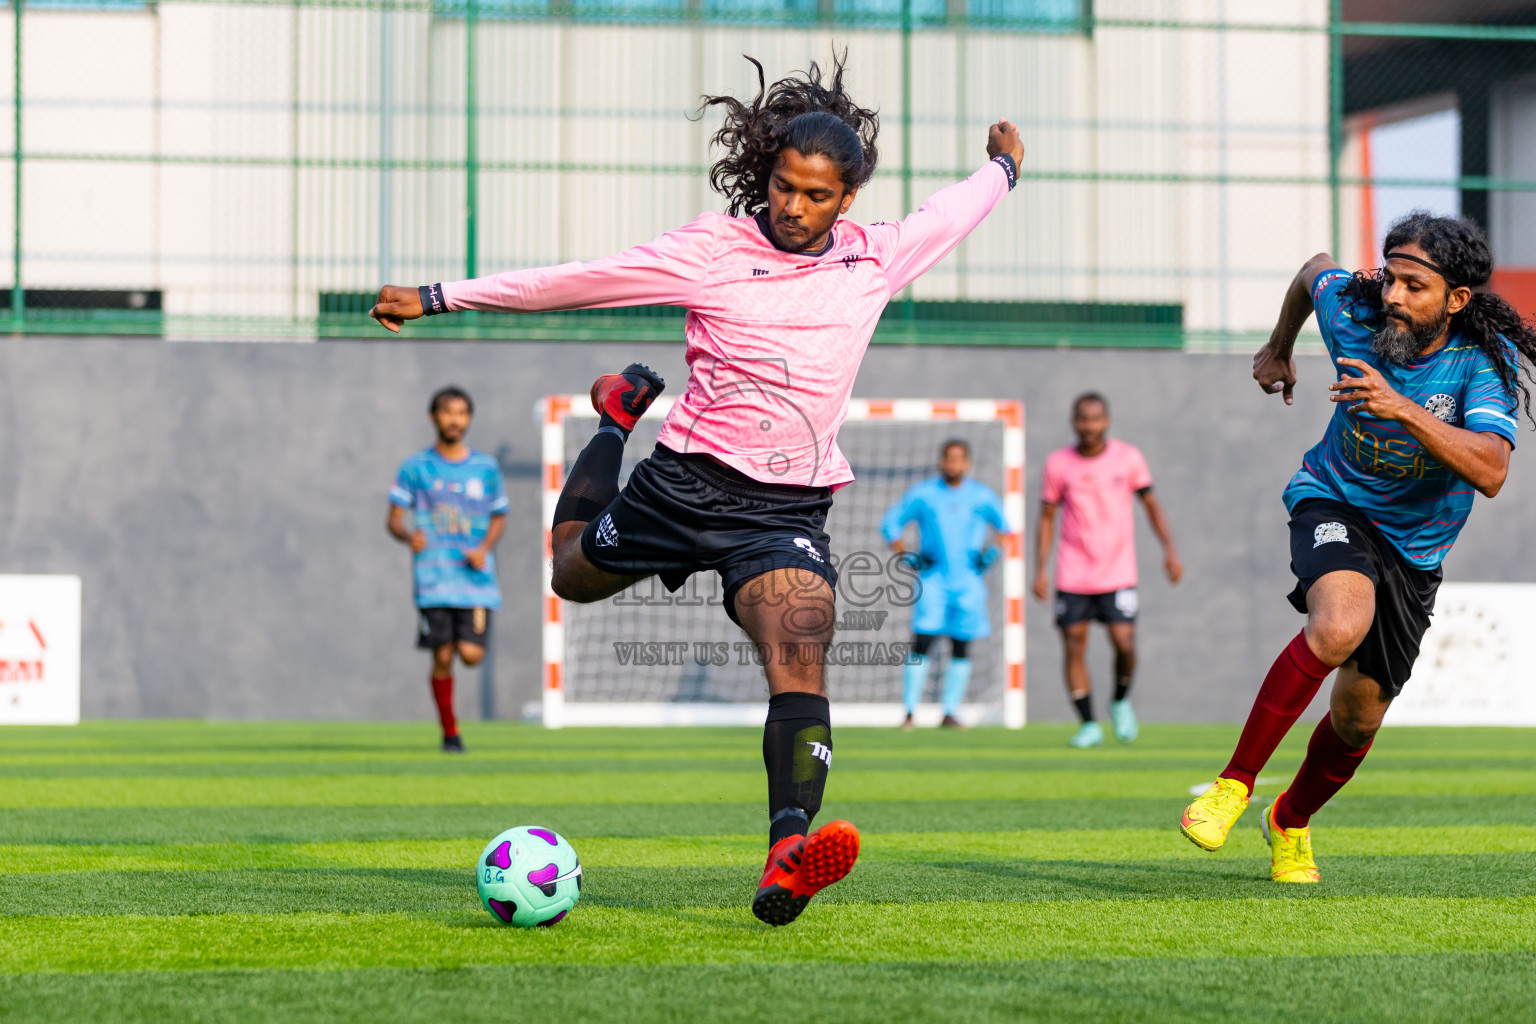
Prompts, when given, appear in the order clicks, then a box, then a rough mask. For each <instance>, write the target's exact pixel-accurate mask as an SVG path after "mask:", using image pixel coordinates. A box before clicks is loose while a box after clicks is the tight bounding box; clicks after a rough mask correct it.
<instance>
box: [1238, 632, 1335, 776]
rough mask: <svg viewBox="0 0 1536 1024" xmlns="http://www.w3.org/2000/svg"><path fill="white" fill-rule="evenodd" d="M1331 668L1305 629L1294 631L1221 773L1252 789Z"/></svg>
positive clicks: (1255, 701) (1266, 681)
mask: <svg viewBox="0 0 1536 1024" xmlns="http://www.w3.org/2000/svg"><path fill="white" fill-rule="evenodd" d="M1332 671H1333V667H1332V666H1331V665H1325V664H1323V663H1322V662H1321V661H1319V660H1318V659H1317V655H1315V654H1313V653H1312V648H1310V647H1308V646H1307V634H1306V631H1305V630H1303V631H1302V632H1300V633H1297V634H1296V638H1295V639H1294V640H1292V641H1291V642H1290V643H1289V644H1288V645H1287V646H1286V648H1285V650H1283V651H1281V652H1280V657H1278V658H1276V659H1275V663H1274V664H1273V665H1271V666H1270V667H1269V674H1268V675H1267V676H1265V677H1264V685H1263V686H1261V687H1259V695H1258V697H1256V698H1255V699H1254V702H1253V710H1252V711H1250V712H1248V721H1247V722H1245V723H1244V724H1243V734H1242V736H1240V737H1238V740H1237V750H1235V751H1233V753H1232V760H1231V761H1230V762H1229V763H1228V764H1227V767H1226V768H1225V769H1224V770H1223V771H1222V773H1221V774H1222V777H1223V778H1228V779H1236V780H1237V781H1238V782H1241V783H1242V784H1243V785H1245V786H1247V787H1248V792H1250V793H1252V792H1253V783H1254V779H1255V778H1256V777H1257V776H1258V774H1259V772H1260V771H1262V770H1263V768H1264V765H1265V764H1267V763H1268V762H1269V757H1270V755H1271V754H1273V753H1274V752H1275V748H1276V747H1278V746H1279V745H1280V741H1281V740H1283V739H1284V738H1285V734H1286V733H1287V732H1289V731H1290V729H1291V726H1293V725H1295V724H1296V719H1298V718H1300V717H1301V713H1302V712H1303V711H1305V710H1307V705H1308V704H1310V703H1312V698H1313V697H1315V696H1317V688H1318V687H1319V686H1322V685H1323V680H1324V679H1326V678H1328V673H1330V672H1332Z"/></svg>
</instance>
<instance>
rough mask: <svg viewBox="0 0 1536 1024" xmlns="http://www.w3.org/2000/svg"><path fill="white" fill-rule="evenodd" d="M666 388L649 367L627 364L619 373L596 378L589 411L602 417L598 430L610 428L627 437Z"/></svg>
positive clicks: (665, 384) (639, 364) (664, 382)
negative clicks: (612, 426)
mask: <svg viewBox="0 0 1536 1024" xmlns="http://www.w3.org/2000/svg"><path fill="white" fill-rule="evenodd" d="M666 386H667V382H666V381H664V380H662V379H661V378H660V377H659V376H657V375H656V373H655V372H654V371H653V370H652V369H651V368H650V367H648V366H646V365H645V364H643V363H630V364H629V365H628V366H626V367H624V369H623V370H622V371H621V372H619V373H605V374H603V375H602V376H601V377H599V378H597V381H596V382H595V383H594V384H593V385H592V408H594V409H596V410H597V412H598V415H599V416H601V417H602V422H601V424H600V425H601V426H608V425H609V424H612V425H614V426H616V427H618V428H619V429H621V430H623V431H624V432H625V433H626V434H627V433H628V432H629V431H631V430H634V429H635V423H636V422H638V421H639V419H640V417H641V416H643V415H645V410H647V409H649V408H650V407H651V403H652V402H654V401H655V400H656V396H657V395H659V394H661V393H662V391H663V390H665V388H666Z"/></svg>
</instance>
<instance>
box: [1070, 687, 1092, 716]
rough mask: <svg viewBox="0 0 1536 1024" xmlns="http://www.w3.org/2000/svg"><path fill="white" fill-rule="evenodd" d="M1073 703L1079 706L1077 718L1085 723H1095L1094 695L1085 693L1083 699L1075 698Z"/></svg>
mask: <svg viewBox="0 0 1536 1024" xmlns="http://www.w3.org/2000/svg"><path fill="white" fill-rule="evenodd" d="M1072 703H1073V704H1076V705H1077V717H1079V718H1081V719H1082V720H1083V721H1085V722H1091V721H1093V694H1091V693H1085V694H1083V695H1082V696H1081V697H1073V698H1072Z"/></svg>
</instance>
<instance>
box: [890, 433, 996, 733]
mask: <svg viewBox="0 0 1536 1024" xmlns="http://www.w3.org/2000/svg"><path fill="white" fill-rule="evenodd" d="M970 471H971V448H970V445H968V444H966V442H964V441H959V440H955V441H946V442H944V446H943V448H942V449H941V450H940V452H939V475H938V476H934V477H929V478H928V479H927V480H924V481H923V482H922V483H919V484H915V485H913V486H912V487H911V488H909V489H908V490H907V493H905V494H903V495H902V496H901V500H900V501H899V502H897V503H896V504H895V505H893V506H891V508H890V509H889V510H887V511H886V513H885V518H884V519H882V520H881V523H880V531H881V533H882V534H883V535H884V536H885V540H886V543H888V544H890V545H891V547H892V548H894V549H895V550H896V551H897V552H898V553H901V554H903V555H905V556H907V557H908V558H909V559H910V560H911V562H912V564H913V565H914V566H915V568H916V569H917V571H918V587H917V600H916V603H915V605H914V606H913V608H912V633H913V638H912V654H911V656H910V657H909V658H908V659H907V664H906V667H905V670H904V673H903V677H902V702H903V703H904V704H905V705H906V709H907V717H906V720H905V721H904V722H903V723H902V726H901V727H902V728H903V729H910V728H912V725H913V721H912V715H913V712H915V711H916V710H917V705H918V702H919V701H920V700H921V698H922V695H923V687H924V684H926V683H927V681H928V667H929V666H928V652H929V651H930V650H932V648H933V642H934V641H935V640H937V639H938V638H939V637H941V636H943V637H948V638H949V643H950V657H949V665H948V667H947V668H946V669H945V670H944V696H943V700H944V721H943V725H944V726H945V727H946V728H950V729H963V728H965V726H964V725H963V724H961V722H960V719H959V718H958V717H956V714H955V713H956V712H957V711H958V710H959V709H960V702H961V701H962V700H964V699H965V691H966V687H968V686H969V685H970V682H971V658H970V644H971V642H972V641H974V640H981V639H983V638H985V637H987V636H990V635H991V633H992V623H991V621H990V619H989V618H988V616H987V582H986V572H987V570H988V569H990V568H991V567H992V564H993V563H994V562H996V561H997V556H998V553H999V552H998V547H997V543H996V536H997V535H1000V534H1006V533H1007V532H1008V518H1007V516H1006V515H1005V514H1004V512H1003V502H1002V499H1001V498H999V497H998V496H997V492H996V491H994V490H993V489H992V488H990V487H988V486H987V485H986V484H984V483H982V482H981V481H980V480H977V479H975V478H973V477H971V476H969V475H968V474H969V473H970ZM909 523H916V524H917V534H918V544H917V547H916V548H915V549H908V548H907V546H906V543H905V542H904V540H903V539H902V537H903V534H904V533H905V531H906V528H907V525H908V524H909Z"/></svg>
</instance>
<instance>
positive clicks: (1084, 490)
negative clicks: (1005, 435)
mask: <svg viewBox="0 0 1536 1024" xmlns="http://www.w3.org/2000/svg"><path fill="white" fill-rule="evenodd" d="M1072 429H1073V430H1075V431H1076V432H1077V444H1075V445H1068V446H1067V447H1065V448H1060V449H1057V450H1056V451H1054V452H1052V453H1051V454H1050V455H1049V456H1048V457H1047V458H1046V460H1045V471H1044V472H1043V473H1042V474H1041V481H1040V522H1039V525H1038V526H1037V528H1036V534H1035V585H1034V590H1035V597H1037V598H1038V599H1039V600H1041V601H1045V600H1047V599H1048V598H1049V597H1050V584H1049V583H1048V581H1047V577H1046V568H1045V567H1046V564H1047V563H1048V562H1050V560H1051V538H1052V534H1053V533H1054V531H1055V525H1056V509H1057V508H1058V507H1059V508H1060V509H1061V511H1062V517H1061V546H1060V548H1059V549H1058V550H1057V552H1056V625H1057V628H1059V629H1060V630H1061V647H1062V668H1063V671H1064V674H1065V676H1066V681H1067V692H1068V693H1070V694H1071V695H1072V702H1073V704H1075V705H1076V706H1077V714H1078V717H1079V718H1080V719H1081V720H1082V727H1081V728H1079V729H1078V731H1077V734H1076V735H1075V736H1073V737H1072V740H1071V743H1072V745H1073V746H1074V747H1096V746H1098V745H1099V744H1101V743H1103V742H1104V730H1103V728H1102V727H1101V726H1100V725H1099V723H1098V722H1096V721H1094V718H1093V694H1092V685H1091V683H1090V682H1089V678H1088V662H1087V659H1086V657H1085V655H1086V653H1087V650H1088V624H1089V623H1090V622H1092V621H1093V620H1095V619H1097V620H1098V621H1099V622H1102V623H1104V625H1105V626H1106V627H1108V629H1109V639H1110V643H1112V644H1113V645H1114V648H1115V696H1114V699H1113V700H1112V701H1111V702H1110V705H1109V712H1110V718H1111V720H1112V721H1113V722H1114V725H1115V737H1116V738H1117V739H1118V740H1120V742H1122V743H1130V742H1131V741H1132V740H1134V739H1135V738H1136V734H1137V725H1136V713H1135V711H1133V710H1132V709H1131V699H1130V689H1131V678H1132V676H1133V675H1134V674H1135V672H1136V611H1137V609H1138V608H1139V607H1140V597H1139V595H1138V593H1137V590H1136V521H1135V516H1134V514H1133V509H1132V504H1133V503H1132V500H1131V498H1132V495H1135V496H1136V497H1139V498H1140V499H1141V503H1142V504H1143V505H1145V506H1146V509H1147V518H1148V519H1149V520H1150V521H1151V523H1152V530H1153V532H1155V533H1156V534H1157V539H1158V540H1159V541H1161V542H1162V545H1163V571H1164V572H1166V573H1167V574H1168V582H1170V583H1178V582H1179V579H1180V578H1181V577H1182V576H1183V575H1184V566H1183V564H1182V563H1181V562H1180V561H1179V553H1178V551H1177V550H1176V549H1175V547H1174V544H1173V532H1172V531H1171V530H1170V529H1169V528H1168V519H1167V517H1166V516H1164V515H1163V507H1162V505H1160V504H1158V501H1157V497H1156V495H1154V494H1153V493H1152V473H1151V471H1150V470H1148V469H1147V460H1146V459H1144V458H1143V457H1142V455H1141V451H1140V450H1139V449H1138V448H1137V447H1136V446H1135V445H1132V444H1127V443H1126V442H1124V441H1121V440H1118V439H1117V438H1112V437H1109V436H1108V433H1109V403H1108V402H1107V401H1105V399H1104V396H1102V395H1099V394H1095V393H1093V392H1089V393H1088V394H1085V395H1079V396H1078V398H1077V400H1076V401H1074V402H1073V403H1072Z"/></svg>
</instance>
